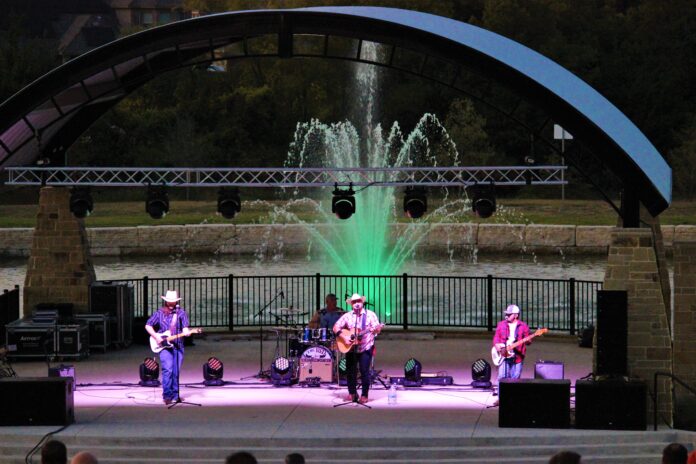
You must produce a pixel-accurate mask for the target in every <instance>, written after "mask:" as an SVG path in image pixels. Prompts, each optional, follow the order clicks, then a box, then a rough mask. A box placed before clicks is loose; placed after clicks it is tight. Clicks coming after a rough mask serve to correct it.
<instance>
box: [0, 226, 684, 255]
mask: <svg viewBox="0 0 696 464" xmlns="http://www.w3.org/2000/svg"><path fill="white" fill-rule="evenodd" d="M319 227H321V226H319ZM404 227H406V226H405V225H404V224H398V225H394V232H395V235H396V232H397V231H398V229H402V228H404ZM422 227H430V230H429V231H428V233H427V235H426V236H425V238H424V239H423V241H422V242H421V244H420V245H419V248H418V249H419V250H420V251H427V252H428V253H437V252H442V253H445V252H447V251H448V250H452V249H454V250H467V249H468V250H473V249H476V250H477V251H478V252H483V253H486V252H496V253H500V252H503V253H505V252H510V253H517V252H519V251H534V252H535V253H559V252H563V253H577V254H606V253H607V250H608V247H609V244H610V241H611V231H612V229H613V227H612V226H572V225H569V226H566V225H560V226H559V225H535V224H530V225H524V224H485V223H482V224H473V223H463V224H436V225H432V226H427V225H423V226H422ZM33 234H34V229H33V228H21V229H20V228H16V229H0V256H17V257H26V256H29V252H30V250H31V243H32V236H33ZM662 234H663V237H664V242H665V246H666V247H667V248H668V249H671V247H672V243H673V242H674V241H675V240H676V241H691V240H694V238H695V237H696V226H662ZM87 236H88V240H89V243H90V248H91V253H92V256H126V255H145V254H164V255H167V254H179V253H222V254H251V253H259V252H262V253H270V254H272V253H276V252H279V251H282V252H283V253H287V254H293V253H298V254H302V253H306V252H307V247H308V244H309V240H310V234H308V233H307V231H306V230H305V229H304V228H303V227H302V226H300V225H297V224H290V225H279V224H272V225H268V224H244V225H235V224H197V225H183V226H139V227H95V228H89V229H87Z"/></svg>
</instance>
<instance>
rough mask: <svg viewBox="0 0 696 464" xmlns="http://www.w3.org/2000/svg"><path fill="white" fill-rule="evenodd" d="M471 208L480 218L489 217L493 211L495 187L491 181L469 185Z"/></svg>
mask: <svg viewBox="0 0 696 464" xmlns="http://www.w3.org/2000/svg"><path fill="white" fill-rule="evenodd" d="M471 209H472V210H473V212H474V214H476V215H477V216H478V217H480V218H482V219H486V218H489V217H491V216H492V215H493V213H495V187H494V185H493V183H491V184H490V185H474V186H472V187H471Z"/></svg>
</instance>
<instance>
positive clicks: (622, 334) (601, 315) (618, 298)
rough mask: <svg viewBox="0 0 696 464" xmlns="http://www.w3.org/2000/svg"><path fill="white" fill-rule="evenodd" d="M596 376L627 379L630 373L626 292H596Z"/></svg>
mask: <svg viewBox="0 0 696 464" xmlns="http://www.w3.org/2000/svg"><path fill="white" fill-rule="evenodd" d="M596 331H597V371H596V372H595V374H596V375H614V376H625V375H626V374H627V372H628V367H627V349H626V345H627V343H628V296H627V294H626V292H625V291H623V290H598V291H597V327H596Z"/></svg>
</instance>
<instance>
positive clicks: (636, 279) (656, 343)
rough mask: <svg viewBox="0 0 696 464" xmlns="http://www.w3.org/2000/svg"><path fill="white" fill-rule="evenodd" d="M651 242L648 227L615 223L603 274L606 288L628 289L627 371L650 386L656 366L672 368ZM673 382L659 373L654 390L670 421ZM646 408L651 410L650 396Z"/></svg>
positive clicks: (665, 369) (669, 369) (669, 342)
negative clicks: (629, 226)
mask: <svg viewBox="0 0 696 464" xmlns="http://www.w3.org/2000/svg"><path fill="white" fill-rule="evenodd" d="M654 245H655V242H654V239H653V235H652V232H651V230H650V229H647V228H646V229H622V228H616V229H614V230H613V231H612V235H611V245H610V246H609V259H608V262H607V269H606V273H605V276H604V289H605V290H625V291H627V293H628V375H629V376H630V377H634V378H639V379H642V380H644V381H645V382H646V383H647V384H648V388H649V389H651V390H652V386H653V374H654V372H656V371H666V372H672V341H671V338H670V332H669V330H670V329H669V322H668V320H667V312H666V309H665V304H664V301H665V299H664V297H663V295H662V284H661V281H660V272H659V269H658V264H657V256H656V254H655V246H654ZM596 350H597V348H596V347H595V366H594V368H595V370H596V367H597V366H596ZM671 385H672V382H671V380H670V379H668V378H665V377H661V378H660V382H659V383H658V392H657V395H658V413H659V414H660V415H661V416H662V417H664V418H665V420H667V421H668V422H669V423H670V424H671V423H672V393H671ZM648 411H650V413H652V402H650V401H649V402H648ZM650 417H652V414H651V415H650Z"/></svg>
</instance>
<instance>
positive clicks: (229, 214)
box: [217, 188, 242, 219]
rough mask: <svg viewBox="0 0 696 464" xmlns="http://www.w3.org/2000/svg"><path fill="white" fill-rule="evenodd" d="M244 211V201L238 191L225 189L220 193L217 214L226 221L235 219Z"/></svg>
mask: <svg viewBox="0 0 696 464" xmlns="http://www.w3.org/2000/svg"><path fill="white" fill-rule="evenodd" d="M241 210H242V200H241V199H240V198H239V191H238V190H237V189H224V188H221V189H220V190H219V191H218V201H217V212H218V213H220V214H221V215H222V217H224V218H225V219H233V218H234V216H235V215H236V214H237V213H238V212H240V211H241Z"/></svg>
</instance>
